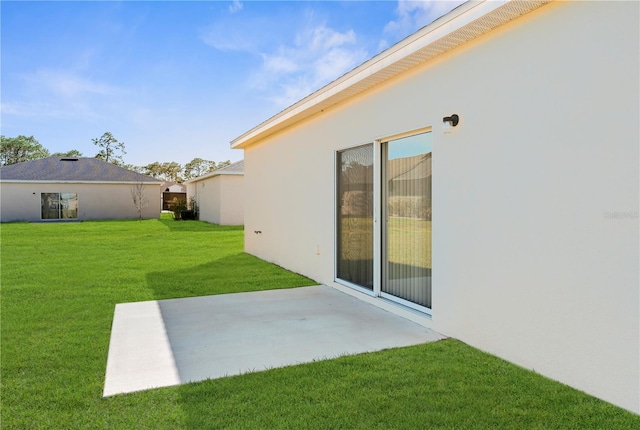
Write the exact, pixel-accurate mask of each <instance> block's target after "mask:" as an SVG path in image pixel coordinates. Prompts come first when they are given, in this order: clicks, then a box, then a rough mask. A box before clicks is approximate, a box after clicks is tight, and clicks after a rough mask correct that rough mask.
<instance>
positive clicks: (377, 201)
mask: <svg viewBox="0 0 640 430" xmlns="http://www.w3.org/2000/svg"><path fill="white" fill-rule="evenodd" d="M432 131H433V129H432V127H424V128H420V129H416V130H412V131H409V132H405V133H399V134H394V135H390V136H386V137H384V138H381V139H376V140H373V141H371V142H369V143H361V144H359V145H353V146H350V147H345V148H341V149H340V150H336V151H335V154H334V169H333V170H334V174H335V186H334V193H335V194H334V199H333V201H334V205H335V208H334V214H335V216H334V222H335V223H336V224H335V227H334V256H335V259H334V280H335V282H336V283H339V284H341V285H344V286H347V287H350V288H352V289H354V290H356V291H359V292H362V293H365V294H367V295H369V296H374V297H379V298H381V299H384V300H388V301H391V302H394V303H397V304H400V305H402V306H404V307H407V308H410V309H413V310H416V311H419V312H420V313H423V314H426V315H429V316H431V314H432V309H429V308H427V307H424V306H421V305H418V304H416V303H413V302H410V301H407V300H404V299H402V298H399V297H396V296H393V295H391V294H388V293H384V292H382V282H383V278H382V273H383V267H382V266H383V264H384V257H385V251H384V250H383V246H384V244H385V240H384V239H383V234H385V233H386V229H385V228H384V227H383V222H386V221H385V215H386V209H384V208H383V205H384V204H386V198H383V196H384V193H385V192H386V189H387V185H386V184H385V182H386V181H385V178H384V177H383V173H384V169H383V167H382V164H383V163H385V162H386V159H385V156H384V153H383V146H384V145H385V144H386V143H387V142H389V141H392V140H397V139H401V138H403V137H409V136H413V135H417V134H422V133H428V132H432ZM366 145H373V290H369V289H367V288H364V287H361V286H359V285H356V284H353V283H351V282H349V281H346V280H343V279H340V278H339V277H338V258H340V256H339V255H338V240H340V238H339V237H338V231H339V230H338V225H337V222H338V221H337V220H338V216H337V214H338V211H339V210H340V208H339V205H338V193H339V183H338V181H339V177H338V175H339V172H338V158H339V157H338V154H339V153H340V152H342V151H345V150H348V149H352V148H357V147H360V146H366Z"/></svg>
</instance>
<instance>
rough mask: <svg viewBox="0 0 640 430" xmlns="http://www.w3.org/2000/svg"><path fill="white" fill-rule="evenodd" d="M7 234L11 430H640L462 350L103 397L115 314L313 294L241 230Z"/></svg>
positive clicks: (190, 224) (139, 228)
mask: <svg viewBox="0 0 640 430" xmlns="http://www.w3.org/2000/svg"><path fill="white" fill-rule="evenodd" d="M0 228H1V231H0V234H1V240H2V244H1V248H2V260H1V263H2V266H1V270H2V272H1V282H2V302H1V311H2V316H1V324H2V332H1V348H2V351H1V352H2V355H1V371H2V375H1V376H2V392H1V394H2V405H1V407H2V408H1V413H2V417H1V419H2V422H1V426H2V428H3V429H5V428H6V429H85V428H86V429H94V428H95V429H181V428H184V429H201V428H257V429H271V428H291V429H299V428H318V429H331V428H335V429H343V428H385V429H386V428H487V427H494V428H495V427H501V428H602V429H611V428H640V417H638V416H636V415H633V414H631V413H629V412H626V411H623V410H621V409H619V408H617V407H614V406H612V405H609V404H607V403H605V402H602V401H600V400H597V399H595V398H593V397H590V396H587V395H586V394H583V393H580V392H578V391H576V390H573V389H571V388H569V387H566V386H564V385H562V384H558V383H556V382H553V381H550V380H548V379H545V378H543V377H541V376H539V375H537V374H535V373H532V372H528V371H526V370H523V369H521V368H519V367H517V366H514V365H511V364H509V363H506V362H504V361H502V360H500V359H498V358H495V357H493V356H490V355H488V354H484V353H482V352H480V351H478V350H476V349H474V348H471V347H469V346H467V345H465V344H463V343H461V342H458V341H455V340H446V341H441V342H437V343H433V344H428V345H420V346H416V347H410V348H401V349H394V350H387V351H382V352H378V353H373V354H362V355H357V356H351V357H342V358H338V359H335V360H328V361H321V362H315V363H310V364H305V365H300V366H293V367H289V368H284V369H273V370H269V371H265V372H260V373H255V374H246V375H241V376H235V377H229V378H223V379H217V380H211V381H205V382H200V383H194V384H186V385H183V386H178V387H169V388H162V389H157V390H149V391H145V392H140V393H132V394H126V395H119V396H114V397H110V398H102V389H103V384H104V374H105V367H106V358H107V351H108V346H109V337H110V329H111V323H112V319H113V311H114V306H115V304H117V303H123V302H132V301H141V300H156V299H167V298H175V297H187V296H199V295H209V294H224V293H232V292H242V291H254V290H264V289H273V288H289V287H297V286H304V285H312V284H314V282H313V281H312V280H310V279H307V278H305V277H302V276H300V275H296V274H293V273H290V272H288V271H286V270H284V269H282V268H279V267H277V266H274V265H271V264H268V263H266V262H264V261H261V260H259V259H257V258H255V257H252V256H249V255H247V254H244V253H243V252H242V243H243V231H242V229H241V228H237V227H220V226H215V225H210V224H206V223H201V222H196V221H184V222H175V221H173V220H171V219H166V218H165V219H162V220H148V221H120V222H84V223H56V224H3V225H2V226H1V227H0ZM212 329H215V327H213V328H212Z"/></svg>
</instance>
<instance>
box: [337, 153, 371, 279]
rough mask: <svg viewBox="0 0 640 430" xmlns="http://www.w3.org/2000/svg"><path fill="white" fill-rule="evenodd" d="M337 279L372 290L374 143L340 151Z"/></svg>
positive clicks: (338, 155) (338, 166)
mask: <svg viewBox="0 0 640 430" xmlns="http://www.w3.org/2000/svg"><path fill="white" fill-rule="evenodd" d="M337 185H338V187H337V202H336V206H337V211H336V212H337V213H336V218H337V219H336V224H337V228H336V233H337V262H336V266H337V273H336V276H337V278H338V279H341V280H343V281H347V282H349V283H351V284H354V285H357V286H359V287H363V288H366V289H368V290H371V291H373V232H374V230H373V229H374V223H373V145H364V146H359V147H357V148H351V149H347V150H344V151H340V152H338V153H337Z"/></svg>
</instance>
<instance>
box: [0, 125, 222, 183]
mask: <svg viewBox="0 0 640 430" xmlns="http://www.w3.org/2000/svg"><path fill="white" fill-rule="evenodd" d="M91 142H92V143H93V144H94V145H96V147H97V148H98V153H97V154H96V155H95V156H94V157H95V158H98V159H100V160H104V161H106V162H108V163H113V164H115V165H117V166H120V167H124V168H125V169H129V170H133V171H135V172H138V173H142V174H145V175H149V176H152V177H154V178H157V179H160V180H163V181H172V182H183V181H188V180H189V179H193V178H197V177H198V176H202V175H204V174H206V173H209V172H213V171H214V170H216V169H220V168H221V167H225V166H228V165H229V164H231V161H229V160H227V161H222V162H218V163H216V162H215V161H213V160H205V159H203V158H194V159H193V160H191V161H189V162H188V163H186V164H185V165H184V166H182V165H181V164H180V163H176V162H175V161H169V162H158V161H154V162H153V163H151V164H147V165H146V166H134V165H132V164H126V163H125V162H124V155H125V154H126V153H127V152H126V151H125V146H124V142H120V141H119V140H118V139H116V138H115V137H114V136H113V134H111V133H110V132H106V133H104V134H103V135H102V136H101V137H99V138H95V139H91ZM50 156H54V157H82V156H83V155H82V153H81V152H80V151H78V150H77V149H71V150H69V151H67V152H54V153H53V154H52V153H50V152H49V150H47V149H46V148H45V147H44V146H42V145H41V144H40V142H38V141H37V140H36V139H35V138H34V137H33V136H22V135H20V136H18V137H5V136H0V166H8V165H10V164H16V163H21V162H23V161H30V160H38V159H40V158H45V157H50Z"/></svg>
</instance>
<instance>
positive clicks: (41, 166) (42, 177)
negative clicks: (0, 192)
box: [0, 157, 161, 184]
mask: <svg viewBox="0 0 640 430" xmlns="http://www.w3.org/2000/svg"><path fill="white" fill-rule="evenodd" d="M0 181H78V182H157V183H158V184H159V183H160V182H161V181H159V180H157V179H155V178H152V177H150V176H147V175H143V174H140V173H137V172H134V171H132V170H127V169H125V168H123V167H119V166H116V165H115V164H112V163H107V162H106V161H102V160H100V159H97V158H90V157H78V158H64V157H63V158H60V157H47V158H41V159H39V160H32V161H25V162H22V163H17V164H12V165H9V166H2V167H0Z"/></svg>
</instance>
